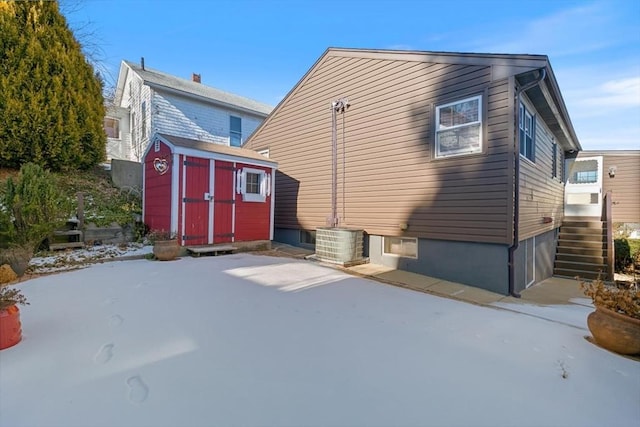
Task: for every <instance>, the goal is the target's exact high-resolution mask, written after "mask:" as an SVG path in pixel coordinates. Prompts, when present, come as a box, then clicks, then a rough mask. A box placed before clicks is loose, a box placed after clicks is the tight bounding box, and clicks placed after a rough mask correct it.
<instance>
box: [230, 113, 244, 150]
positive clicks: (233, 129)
mask: <svg viewBox="0 0 640 427" xmlns="http://www.w3.org/2000/svg"><path fill="white" fill-rule="evenodd" d="M229 145H230V146H232V147H240V146H242V119H241V118H240V117H235V116H229Z"/></svg>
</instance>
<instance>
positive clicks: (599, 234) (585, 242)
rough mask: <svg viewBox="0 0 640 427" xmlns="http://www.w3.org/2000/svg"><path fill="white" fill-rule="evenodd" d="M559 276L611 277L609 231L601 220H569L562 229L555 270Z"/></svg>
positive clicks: (566, 220) (555, 273) (583, 277)
mask: <svg viewBox="0 0 640 427" xmlns="http://www.w3.org/2000/svg"><path fill="white" fill-rule="evenodd" d="M553 274H554V275H556V276H564V277H572V278H573V277H576V276H579V277H580V278H581V279H587V280H593V279H597V278H598V276H599V275H600V277H601V279H603V280H606V277H607V232H606V227H605V224H604V223H603V222H602V221H600V220H599V219H598V218H588V217H584V218H583V217H566V218H565V219H564V221H563V222H562V226H561V227H560V236H559V238H558V246H557V249H556V260H555V265H554V269H553Z"/></svg>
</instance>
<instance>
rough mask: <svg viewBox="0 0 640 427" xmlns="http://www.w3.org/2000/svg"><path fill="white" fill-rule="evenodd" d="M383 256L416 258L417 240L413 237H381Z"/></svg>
mask: <svg viewBox="0 0 640 427" xmlns="http://www.w3.org/2000/svg"><path fill="white" fill-rule="evenodd" d="M383 240H384V242H383V253H384V255H395V256H401V257H405V258H418V239H417V238H415V237H390V236H384V237H383Z"/></svg>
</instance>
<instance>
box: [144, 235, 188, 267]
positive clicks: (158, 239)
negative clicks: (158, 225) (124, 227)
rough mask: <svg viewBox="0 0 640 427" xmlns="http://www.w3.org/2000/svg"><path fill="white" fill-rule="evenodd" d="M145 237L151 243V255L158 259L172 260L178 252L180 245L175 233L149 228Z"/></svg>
mask: <svg viewBox="0 0 640 427" xmlns="http://www.w3.org/2000/svg"><path fill="white" fill-rule="evenodd" d="M147 239H148V240H149V241H150V242H151V243H152V244H153V255H154V256H155V257H156V259H158V260H160V261H172V260H174V259H176V258H177V257H178V255H179V254H180V245H179V244H178V240H177V239H176V235H175V233H171V232H169V231H166V230H151V232H150V233H149V234H147Z"/></svg>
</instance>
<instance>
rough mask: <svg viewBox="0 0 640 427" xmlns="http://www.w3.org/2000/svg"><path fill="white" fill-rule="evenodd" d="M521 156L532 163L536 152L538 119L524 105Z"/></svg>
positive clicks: (521, 107)
mask: <svg viewBox="0 0 640 427" xmlns="http://www.w3.org/2000/svg"><path fill="white" fill-rule="evenodd" d="M519 122H520V155H521V156H523V157H526V158H527V159H529V160H531V161H532V162H533V161H535V150H536V132H535V128H536V118H535V116H534V115H533V114H531V112H529V110H528V109H527V107H525V106H524V104H520V120H519Z"/></svg>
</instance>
